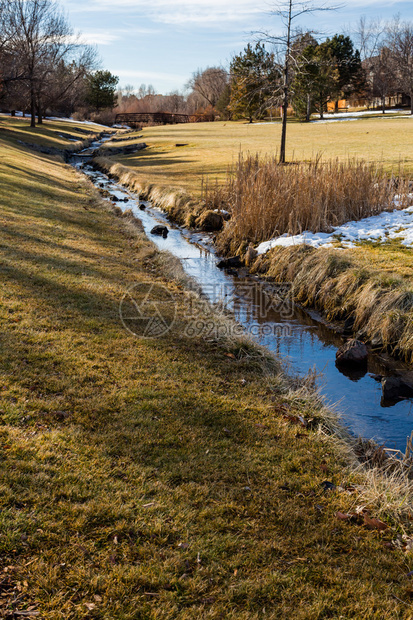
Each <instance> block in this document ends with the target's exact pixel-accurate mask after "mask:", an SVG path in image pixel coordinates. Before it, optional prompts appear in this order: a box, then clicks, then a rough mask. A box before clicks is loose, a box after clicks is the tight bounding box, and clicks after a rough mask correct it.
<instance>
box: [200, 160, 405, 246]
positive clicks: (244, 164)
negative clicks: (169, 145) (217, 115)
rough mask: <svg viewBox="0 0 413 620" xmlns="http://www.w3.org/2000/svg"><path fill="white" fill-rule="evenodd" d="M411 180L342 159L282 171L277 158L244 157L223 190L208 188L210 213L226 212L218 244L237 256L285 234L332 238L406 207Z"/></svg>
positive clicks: (213, 187)
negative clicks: (341, 229)
mask: <svg viewBox="0 0 413 620" xmlns="http://www.w3.org/2000/svg"><path fill="white" fill-rule="evenodd" d="M408 192H409V185H408V182H407V180H406V181H404V180H401V179H399V178H397V179H395V178H394V177H392V176H391V177H389V176H388V175H387V174H386V173H385V171H384V170H383V167H382V166H381V165H377V164H369V163H366V162H363V161H358V160H354V159H353V160H351V159H350V160H348V161H346V162H340V161H339V160H338V159H334V160H330V161H325V162H322V161H321V160H320V159H319V158H317V159H315V160H314V161H310V162H304V163H302V162H297V163H294V164H290V165H279V164H278V163H277V160H276V159H275V158H264V159H260V158H259V157H258V156H255V157H252V156H242V155H241V156H240V158H239V160H238V163H237V164H236V166H234V167H233V168H232V169H231V170H230V171H229V173H228V178H227V181H226V183H225V184H224V185H215V186H212V187H211V186H209V187H208V188H207V191H206V205H207V207H208V208H211V209H215V208H222V209H228V210H229V211H230V213H231V219H230V221H229V222H228V224H227V225H226V226H225V229H224V231H223V232H222V233H221V235H220V236H219V239H218V247H219V248H220V249H221V250H224V251H229V252H230V253H234V252H236V251H237V249H238V248H239V247H240V245H241V244H245V243H253V244H254V245H256V244H258V243H260V242H261V241H266V240H268V239H271V238H273V237H277V236H280V235H282V234H284V233H287V234H289V235H295V234H299V233H301V232H303V231H306V230H308V231H312V232H320V231H322V232H331V230H332V226H340V225H341V224H344V223H345V222H348V221H352V220H360V219H362V218H365V217H369V216H371V215H377V214H378V213H381V212H382V211H385V210H388V209H394V208H395V203H394V200H395V197H396V196H397V198H398V206H399V207H400V208H403V207H407V206H408V204H409V198H408Z"/></svg>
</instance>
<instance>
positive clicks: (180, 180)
mask: <svg viewBox="0 0 413 620" xmlns="http://www.w3.org/2000/svg"><path fill="white" fill-rule="evenodd" d="M412 123H413V119H411V118H409V117H408V118H390V116H388V117H385V118H381V117H375V118H370V119H363V120H358V121H348V122H340V123H326V124H319V123H315V124H313V123H312V124H310V125H308V124H306V123H297V122H295V123H291V124H289V125H288V137H287V158H288V159H292V158H294V159H309V158H311V157H314V156H315V155H316V154H319V153H321V154H322V155H323V157H325V158H329V157H340V158H344V159H345V158H347V157H354V156H357V157H360V158H363V159H367V160H372V161H378V160H380V161H383V162H384V163H385V165H386V166H387V167H389V168H390V167H397V166H398V165H399V162H400V161H402V162H404V164H405V165H406V167H407V169H409V170H411V171H413V156H412V153H411V137H410V136H411V131H412V128H413V125H412ZM136 135H141V136H142V140H141V141H144V142H146V143H147V144H148V146H149V148H148V149H147V150H146V151H143V152H142V153H138V154H137V155H130V156H126V157H117V158H116V159H117V160H118V161H120V162H121V163H123V164H124V165H125V166H128V167H130V168H132V169H135V170H137V171H138V172H140V173H141V174H142V175H144V176H145V178H146V179H150V180H151V181H152V182H153V183H157V184H160V185H168V186H170V187H183V188H184V189H185V190H187V191H188V192H190V193H191V194H193V195H199V194H200V191H201V181H202V178H203V177H204V178H206V177H208V178H209V180H210V182H214V181H215V179H216V178H218V179H220V180H223V178H224V176H225V173H226V170H227V168H228V166H229V165H230V164H231V163H232V162H233V161H234V159H236V158H237V157H238V153H239V152H240V151H243V152H244V153H246V152H251V153H253V154H255V153H260V154H266V153H275V152H276V151H277V149H278V148H279V143H280V124H279V123H277V124H252V125H250V124H248V123H244V122H236V123H234V122H232V123H231V122H227V123H224V122H219V123H199V124H192V125H175V126H173V125H169V126H166V127H150V128H145V129H144V130H143V131H141V132H139V134H138V133H137V132H136ZM125 144H126V143H125ZM176 144H186V145H187V146H175V145H176Z"/></svg>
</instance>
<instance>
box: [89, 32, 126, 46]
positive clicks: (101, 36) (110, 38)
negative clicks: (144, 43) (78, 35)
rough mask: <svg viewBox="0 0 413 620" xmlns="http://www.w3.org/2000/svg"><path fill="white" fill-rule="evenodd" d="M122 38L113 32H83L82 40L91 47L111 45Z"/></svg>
mask: <svg viewBox="0 0 413 620" xmlns="http://www.w3.org/2000/svg"><path fill="white" fill-rule="evenodd" d="M120 38H121V37H120V35H118V34H114V33H111V32H82V40H83V41H85V42H86V43H88V44H89V45H110V44H111V43H113V42H114V41H118V40H119V39H120Z"/></svg>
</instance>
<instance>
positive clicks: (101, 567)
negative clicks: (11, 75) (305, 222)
mask: <svg viewBox="0 0 413 620" xmlns="http://www.w3.org/2000/svg"><path fill="white" fill-rule="evenodd" d="M2 122H3V121H2ZM26 122H27V121H26ZM400 122H403V121H400ZM13 123H14V121H11V126H12V128H13ZM23 123H24V121H19V125H18V127H19V129H18V131H19V132H21V131H23V132H24V134H25V136H26V140H27V142H33V141H34V140H36V139H37V137H39V136H42V137H41V140H45V141H46V142H47V141H48V140H49V137H48V136H47V135H45V131H49V130H50V131H52V132H53V131H54V127H55V125H54V124H53V123H50V124H47V126H46V127H47V129H36V130H35V131H30V130H27V129H24V128H23V127H24V125H23ZM59 126H60V124H59ZM13 131H16V130H15V129H13ZM65 131H66V132H69V131H73V128H71V127H70V125H69V124H67V125H65ZM15 137H16V136H14V135H12V134H10V133H6V132H5V133H3V132H0V183H1V192H0V252H1V263H0V279H1V285H0V353H1V354H0V421H1V426H0V449H1V458H0V506H1V510H0V549H1V555H0V585H1V597H0V617H3V618H17V617H38V618H40V619H44V620H58V619H59V620H70V619H78V620H84V619H85V618H100V619H102V620H136V619H138V618H139V619H141V618H142V619H146V618H148V619H152V618H153V619H171V620H172V619H185V620H193V619H194V618H199V619H201V618H202V619H204V618H211V619H213V618H216V619H218V618H233V619H237V620H242V619H245V620H247V619H248V620H254V619H256V620H258V619H259V618H279V619H285V618H294V619H297V620H300V619H307V620H315V619H317V618H319V619H321V618H337V619H338V618H343V619H346V620H353V619H355V618H357V619H358V620H359V619H360V620H362V619H377V620H394V619H395V618H400V619H402V618H403V619H410V618H412V617H413V606H412V597H413V590H412V585H411V579H410V577H409V575H410V571H411V570H412V569H413V556H412V554H411V552H410V553H408V552H406V550H407V548H408V547H406V544H407V543H406V540H405V541H404V542H403V540H402V538H401V534H402V533H403V532H404V531H405V530H404V529H403V528H404V527H407V526H406V525H402V523H403V522H404V523H406V521H405V520H404V521H403V520H402V521H399V520H398V519H397V518H396V516H397V514H399V515H401V513H403V514H404V515H405V517H406V516H408V514H409V511H410V512H411V510H412V509H411V497H410V495H407V496H403V494H399V495H397V489H396V487H395V486H394V485H392V484H389V485H387V486H383V483H382V482H381V480H382V479H381V478H380V476H378V475H377V474H376V475H375V476H374V479H375V480H376V486H373V485H371V484H369V483H368V480H367V474H366V473H365V472H363V471H358V472H354V469H352V468H351V467H349V466H348V465H349V459H350V456H349V455H348V453H347V452H346V451H345V449H344V448H343V447H342V446H341V447H340V445H339V443H338V442H337V441H335V440H333V439H332V438H331V437H328V436H326V435H325V434H324V433H323V432H318V430H319V428H320V423H321V422H322V419H321V418H320V415H321V411H320V408H319V405H318V403H317V401H316V399H315V397H314V395H312V394H311V392H309V391H307V390H303V389H301V388H299V387H298V386H297V385H296V384H294V382H293V381H292V380H288V379H286V378H285V377H284V375H283V374H282V373H280V371H279V367H278V364H277V363H276V362H275V361H273V360H271V359H267V358H265V357H264V356H263V355H262V354H261V353H260V351H259V350H258V349H256V348H254V346H252V345H251V344H248V343H247V342H245V341H237V340H232V339H227V340H217V339H215V340H201V339H199V340H195V339H191V338H189V337H188V336H185V335H184V334H183V328H184V327H185V322H184V319H181V320H180V322H178V323H177V324H176V327H175V328H174V329H173V330H172V331H170V332H169V333H168V335H167V336H165V337H163V338H158V339H145V338H139V337H136V336H134V335H132V334H131V333H129V332H128V331H126V330H125V329H124V328H123V326H122V323H121V320H120V317H119V302H120V300H121V299H122V296H123V295H124V293H125V291H126V290H128V288H129V287H131V286H133V285H136V284H143V283H147V282H148V281H149V282H151V283H154V282H155V283H158V284H160V285H162V286H163V287H165V290H167V291H168V292H169V293H170V294H173V295H174V299H175V303H176V307H177V310H178V315H179V316H182V315H183V309H185V308H186V305H187V303H188V300H187V296H188V293H187V292H186V290H185V282H184V279H183V276H182V273H181V272H180V271H179V268H178V267H177V266H174V265H173V261H172V260H171V259H170V258H168V257H165V256H163V255H161V254H159V253H158V252H156V251H155V249H154V246H153V245H152V244H151V242H150V241H148V239H147V238H146V237H145V236H144V235H143V233H142V232H141V230H140V228H139V225H137V224H136V222H133V221H131V220H128V219H126V218H116V217H115V215H114V214H113V213H112V211H111V209H110V207H109V206H108V204H107V203H103V202H102V201H101V199H100V198H99V196H98V194H97V192H95V190H94V189H93V188H92V186H91V185H90V183H89V182H88V181H86V180H85V179H84V178H82V177H81V176H80V175H79V174H78V173H77V172H75V171H74V170H73V169H71V168H69V167H68V166H66V165H64V164H63V163H62V162H61V161H60V160H59V159H58V158H54V157H50V156H46V155H43V154H39V153H33V152H29V151H28V150H27V149H23V148H21V146H20V145H19V144H18V143H17V142H16V140H15ZM50 140H51V142H53V143H54V141H55V140H56V138H55V137H54V136H52V137H51V138H50ZM172 267H173V269H172ZM141 295H143V293H141ZM137 299H138V300H139V297H137ZM160 301H161V300H160ZM169 312H173V309H172V308H170V310H169ZM297 415H300V416H302V417H304V418H306V419H313V422H312V423H311V424H310V426H309V427H306V428H304V427H302V426H301V425H300V423H298V424H297V422H299V420H300V419H299V418H297ZM311 429H313V430H311ZM350 460H351V459H350ZM331 483H334V484H335V485H337V487H334V485H332V484H331ZM354 484H358V485H360V486H357V487H355V486H353V485H354ZM395 493H396V494H395ZM360 504H361V505H362V506H364V507H365V508H367V509H368V510H369V514H370V517H380V518H381V519H382V520H383V521H385V522H386V523H387V525H388V526H389V527H388V528H387V529H384V528H385V524H384V523H382V522H380V521H374V520H373V521H372V520H371V519H370V517H368V516H366V517H364V518H363V517H357V516H356V517H354V518H352V520H351V521H350V520H349V519H348V518H346V517H345V515H341V517H340V518H339V517H337V515H336V513H337V511H342V512H346V511H348V510H350V511H354V509H355V508H356V506H358V505H360ZM397 538H398V539H399V540H400V544H399V545H398V546H397V545H396V546H395V545H393V544H392V543H391V541H393V540H396V539H397Z"/></svg>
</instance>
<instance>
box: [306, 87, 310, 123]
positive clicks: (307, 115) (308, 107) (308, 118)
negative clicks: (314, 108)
mask: <svg viewBox="0 0 413 620" xmlns="http://www.w3.org/2000/svg"><path fill="white" fill-rule="evenodd" d="M310 116H311V95H310V93H307V110H306V114H305V121H306V123H309V122H310Z"/></svg>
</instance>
